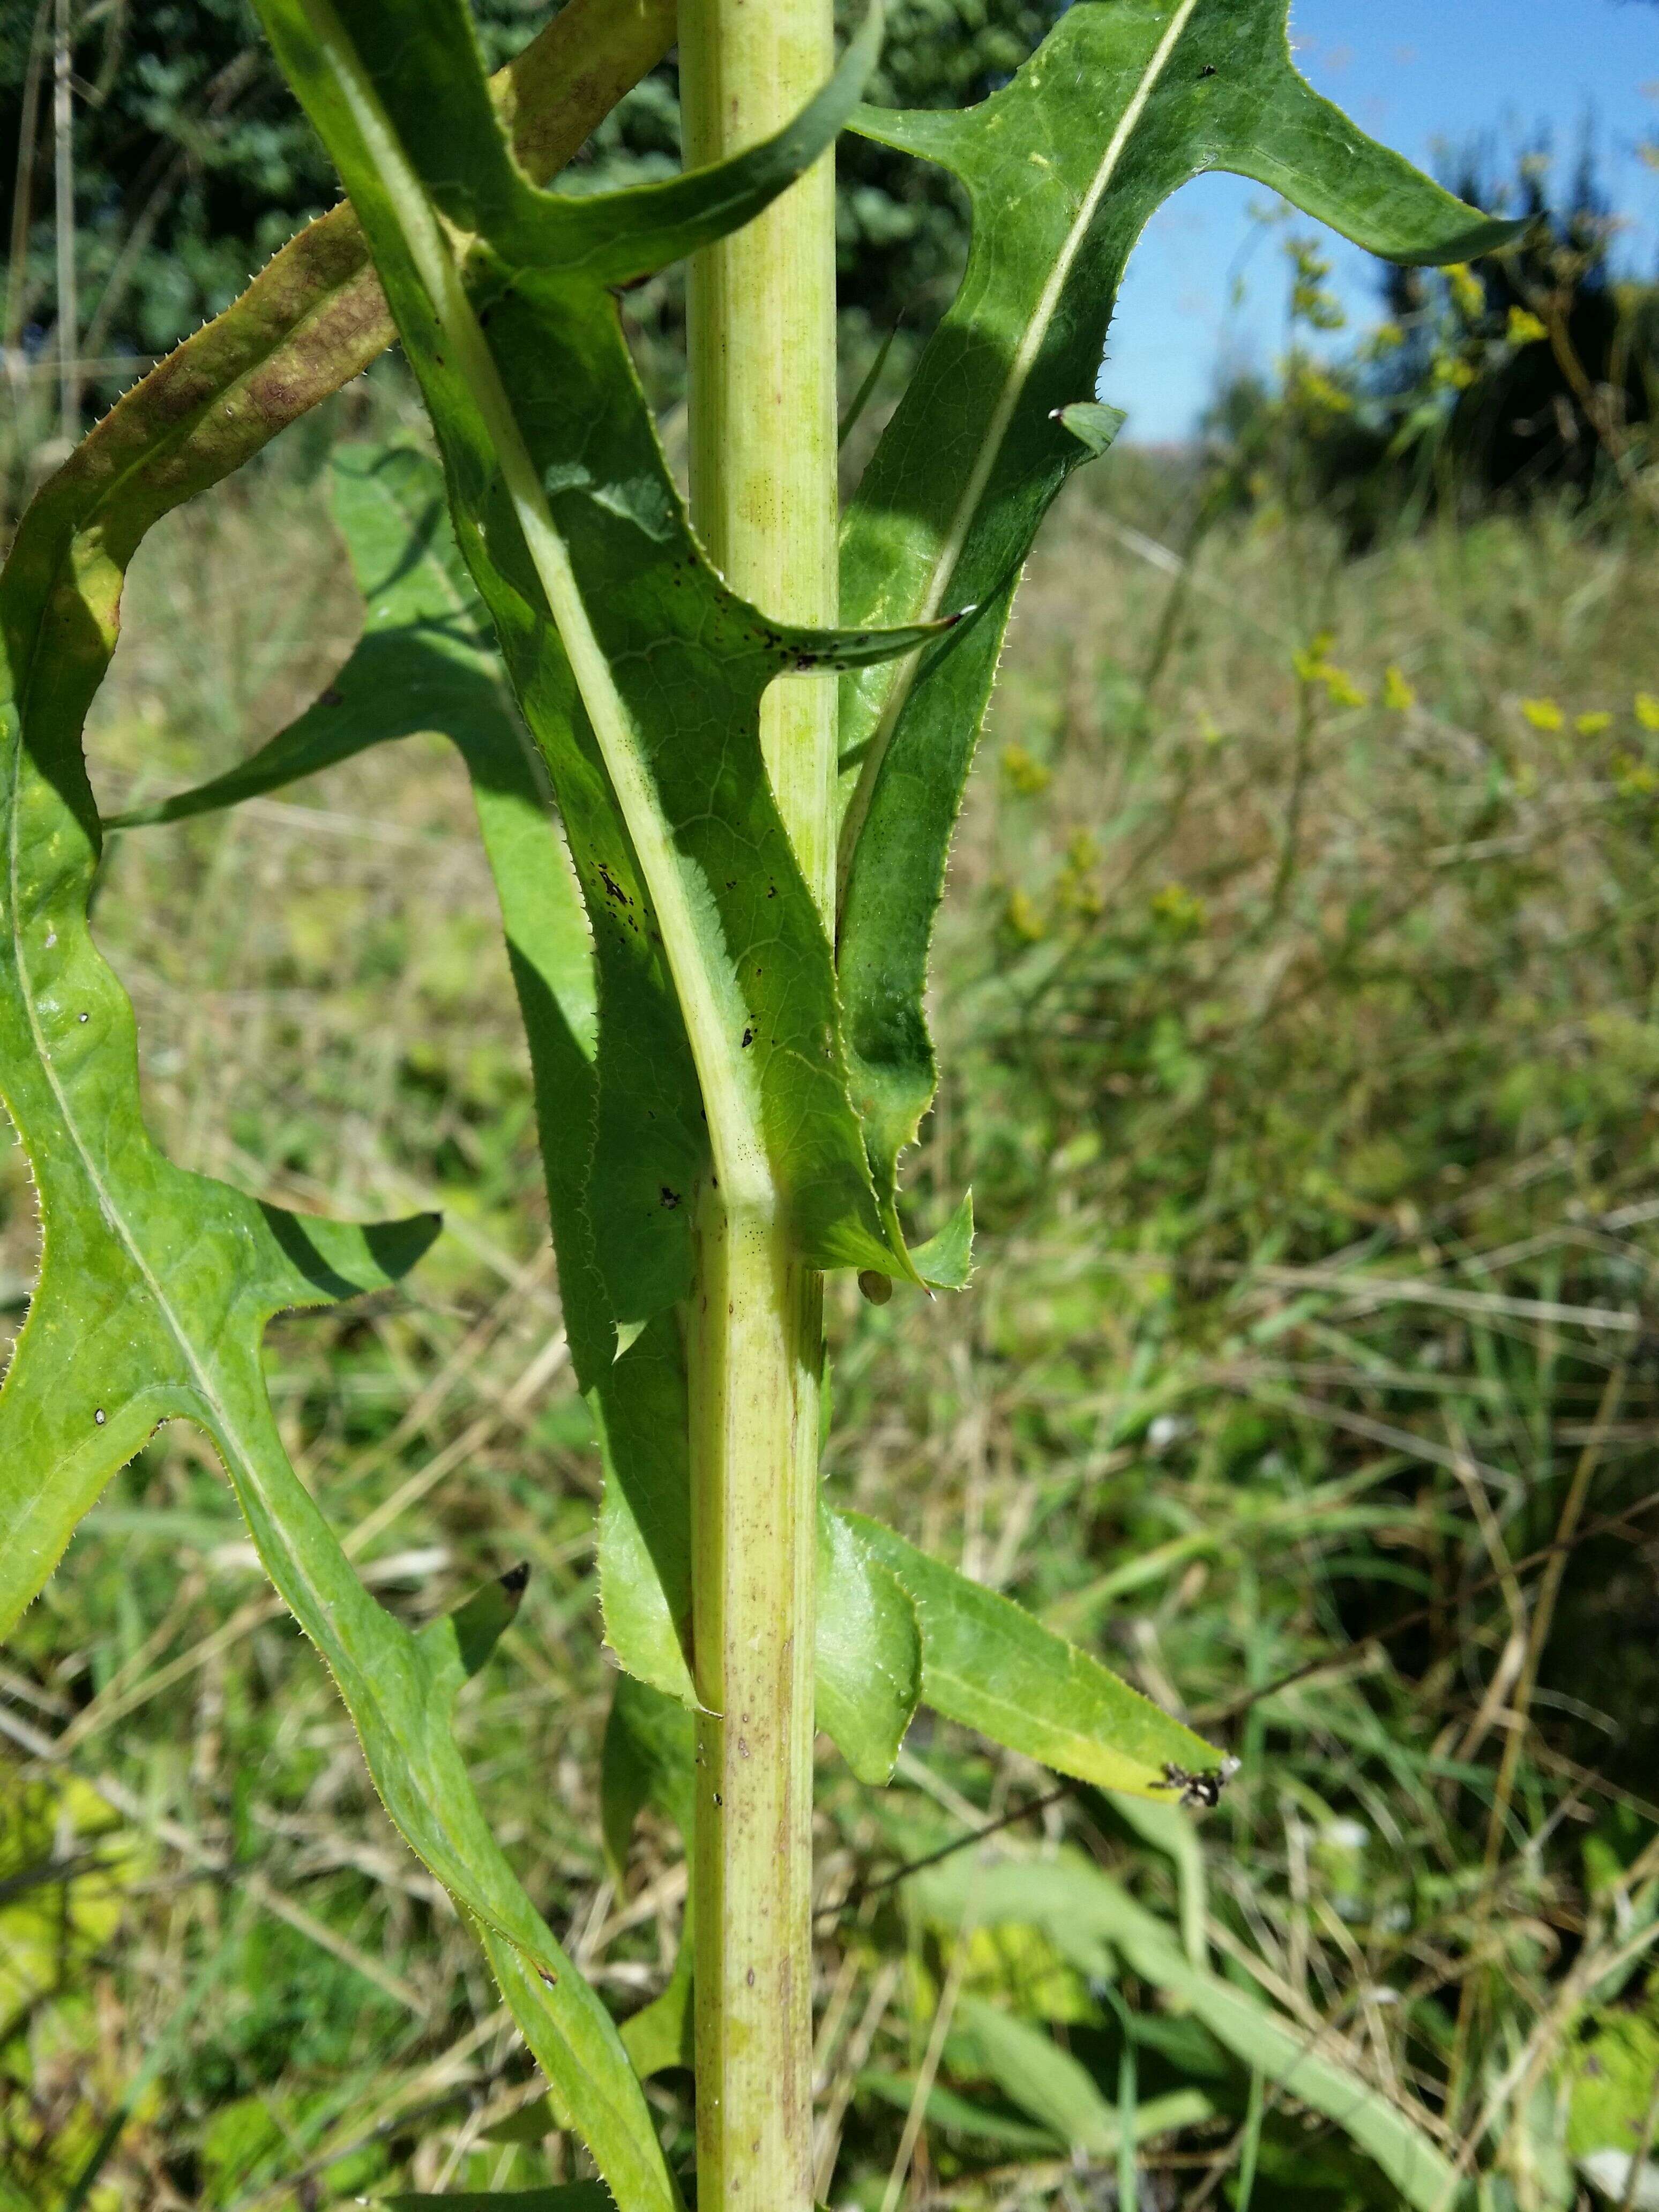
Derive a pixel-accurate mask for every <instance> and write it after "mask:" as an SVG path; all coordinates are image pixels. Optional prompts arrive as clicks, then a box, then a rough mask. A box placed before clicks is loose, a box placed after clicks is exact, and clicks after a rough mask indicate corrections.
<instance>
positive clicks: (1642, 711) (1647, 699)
mask: <svg viewBox="0 0 1659 2212" xmlns="http://www.w3.org/2000/svg"><path fill="white" fill-rule="evenodd" d="M1636 719H1637V720H1638V722H1639V723H1640V724H1641V725H1642V727H1643V728H1644V730H1659V695H1656V694H1655V693H1654V692H1651V691H1638V693H1637V695H1636Z"/></svg>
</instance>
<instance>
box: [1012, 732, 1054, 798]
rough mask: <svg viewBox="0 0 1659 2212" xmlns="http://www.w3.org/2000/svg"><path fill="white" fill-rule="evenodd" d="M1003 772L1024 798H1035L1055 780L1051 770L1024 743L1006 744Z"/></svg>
mask: <svg viewBox="0 0 1659 2212" xmlns="http://www.w3.org/2000/svg"><path fill="white" fill-rule="evenodd" d="M1002 772H1003V774H1004V775H1006V777H1007V779H1008V781H1009V782H1010V783H1011V784H1012V786H1013V787H1014V789H1015V790H1016V791H1017V792H1018V793H1020V795H1021V797H1022V798H1025V799H1034V798H1036V794H1037V793H1039V792H1040V791H1047V789H1048V786H1049V783H1050V782H1051V781H1052V780H1053V779H1052V777H1051V775H1050V772H1049V770H1048V769H1047V768H1045V767H1044V765H1043V763H1042V762H1041V761H1040V760H1038V759H1036V757H1034V756H1033V755H1032V754H1030V753H1028V752H1027V751H1026V750H1025V748H1024V745H1018V744H1015V745H1005V746H1004V747H1003V749H1002Z"/></svg>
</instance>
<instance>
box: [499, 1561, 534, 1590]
mask: <svg viewBox="0 0 1659 2212" xmlns="http://www.w3.org/2000/svg"><path fill="white" fill-rule="evenodd" d="M498 1579H499V1580H500V1583H501V1588H502V1589H504V1590H505V1591H506V1592H507V1595H508V1596H509V1597H511V1598H520V1597H522V1596H523V1595H524V1593H525V1585H526V1583H528V1582H529V1580H530V1562H529V1560H528V1559H520V1562H519V1564H518V1565H517V1566H516V1567H509V1568H508V1569H507V1572H506V1573H505V1574H504V1575H502V1576H501V1577H498Z"/></svg>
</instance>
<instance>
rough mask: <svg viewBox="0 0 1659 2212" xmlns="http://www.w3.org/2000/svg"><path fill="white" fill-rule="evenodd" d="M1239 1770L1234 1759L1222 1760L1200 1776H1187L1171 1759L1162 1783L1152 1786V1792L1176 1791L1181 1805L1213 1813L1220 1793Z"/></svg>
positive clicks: (1219, 1799) (1182, 1768)
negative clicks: (1202, 1808)
mask: <svg viewBox="0 0 1659 2212" xmlns="http://www.w3.org/2000/svg"><path fill="white" fill-rule="evenodd" d="M1238 1769H1239V1761H1238V1760H1237V1759H1223V1760H1222V1762H1221V1764H1220V1765H1219V1766H1212V1767H1208V1768H1206V1770H1205V1771H1204V1772H1203V1773H1201V1774H1189V1773H1188V1771H1187V1769H1186V1768H1185V1767H1184V1766H1177V1765H1176V1764H1175V1761H1174V1760H1173V1759H1171V1760H1170V1762H1169V1764H1168V1765H1166V1766H1165V1767H1164V1779H1163V1781H1162V1782H1155V1783H1154V1784H1152V1787H1153V1789H1154V1790H1179V1791H1180V1792H1181V1802H1182V1804H1183V1805H1202V1806H1204V1807H1206V1808H1207V1809H1208V1810H1209V1811H1211V1812H1213V1811H1214V1810H1215V1808H1216V1807H1217V1806H1218V1804H1219V1803H1220V1802H1221V1793H1222V1791H1223V1790H1225V1788H1226V1786H1227V1784H1229V1783H1230V1782H1231V1780H1232V1778H1233V1777H1234V1775H1235V1774H1237V1771H1238Z"/></svg>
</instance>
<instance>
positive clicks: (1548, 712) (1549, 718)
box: [1521, 699, 1567, 730]
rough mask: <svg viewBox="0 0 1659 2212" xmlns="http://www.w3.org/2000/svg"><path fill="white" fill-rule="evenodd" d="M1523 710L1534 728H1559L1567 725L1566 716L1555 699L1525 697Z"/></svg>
mask: <svg viewBox="0 0 1659 2212" xmlns="http://www.w3.org/2000/svg"><path fill="white" fill-rule="evenodd" d="M1521 712H1522V714H1523V715H1524V716H1525V718H1526V719H1527V720H1528V721H1529V722H1530V723H1531V724H1532V726H1533V727H1534V730H1559V729H1564V728H1565V726H1566V720H1567V718H1566V716H1565V714H1563V713H1562V712H1561V709H1560V708H1559V707H1558V706H1557V705H1556V703H1555V702H1554V700H1553V699H1523V700H1522V702H1521Z"/></svg>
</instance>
